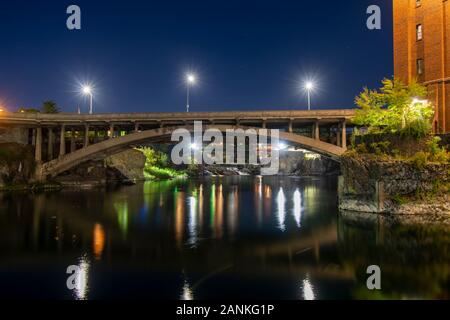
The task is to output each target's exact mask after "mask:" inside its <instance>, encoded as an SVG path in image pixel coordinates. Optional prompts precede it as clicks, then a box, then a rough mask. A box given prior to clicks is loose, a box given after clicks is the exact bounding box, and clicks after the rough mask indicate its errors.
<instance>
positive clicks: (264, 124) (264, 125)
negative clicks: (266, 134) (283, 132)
mask: <svg viewBox="0 0 450 320" xmlns="http://www.w3.org/2000/svg"><path fill="white" fill-rule="evenodd" d="M262 128H263V129H266V128H267V120H266V119H264V120H263V122H262Z"/></svg>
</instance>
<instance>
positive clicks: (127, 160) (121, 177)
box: [55, 149, 146, 186]
mask: <svg viewBox="0 0 450 320" xmlns="http://www.w3.org/2000/svg"><path fill="white" fill-rule="evenodd" d="M145 161H146V158H145V156H144V154H143V153H142V152H140V151H138V150H135V149H128V150H126V151H123V152H120V153H117V154H114V155H111V156H109V157H107V158H106V159H104V160H97V161H87V162H84V163H82V164H80V165H78V166H77V167H75V168H73V169H71V170H69V171H67V172H65V173H63V174H61V175H59V176H58V177H56V179H55V180H56V181H57V182H61V183H62V184H64V185H75V186H79V185H104V184H108V183H111V182H130V181H131V182H132V181H136V180H143V179H144V166H145Z"/></svg>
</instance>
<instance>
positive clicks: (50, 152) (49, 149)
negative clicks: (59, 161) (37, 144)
mask: <svg viewBox="0 0 450 320" xmlns="http://www.w3.org/2000/svg"><path fill="white" fill-rule="evenodd" d="M54 140H55V138H54V136H53V129H52V128H48V145H47V160H48V161H50V160H53V144H54V142H55V141H54Z"/></svg>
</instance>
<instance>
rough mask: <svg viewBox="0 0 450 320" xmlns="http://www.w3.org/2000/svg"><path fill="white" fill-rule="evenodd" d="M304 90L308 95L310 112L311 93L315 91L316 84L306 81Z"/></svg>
mask: <svg viewBox="0 0 450 320" xmlns="http://www.w3.org/2000/svg"><path fill="white" fill-rule="evenodd" d="M304 88H305V90H306V93H307V94H308V110H311V91H313V90H314V88H315V85H314V82H312V81H306V82H305V85H304Z"/></svg>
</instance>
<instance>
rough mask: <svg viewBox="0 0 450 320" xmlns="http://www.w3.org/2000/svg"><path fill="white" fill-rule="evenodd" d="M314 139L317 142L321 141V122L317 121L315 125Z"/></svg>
mask: <svg viewBox="0 0 450 320" xmlns="http://www.w3.org/2000/svg"><path fill="white" fill-rule="evenodd" d="M314 139H315V140H320V125H319V121H316V122H315V123H314Z"/></svg>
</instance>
